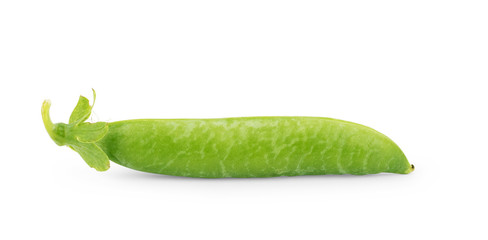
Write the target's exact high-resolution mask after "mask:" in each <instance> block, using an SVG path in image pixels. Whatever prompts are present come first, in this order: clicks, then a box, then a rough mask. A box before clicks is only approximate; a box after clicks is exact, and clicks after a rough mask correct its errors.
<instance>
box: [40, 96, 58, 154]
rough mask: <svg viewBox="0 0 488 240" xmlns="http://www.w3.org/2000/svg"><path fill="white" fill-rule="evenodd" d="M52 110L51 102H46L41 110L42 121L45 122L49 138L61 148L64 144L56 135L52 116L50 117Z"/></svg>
mask: <svg viewBox="0 0 488 240" xmlns="http://www.w3.org/2000/svg"><path fill="white" fill-rule="evenodd" d="M50 108H51V101H50V100H44V102H43V103H42V108H41V113H42V121H43V122H44V127H45V128H46V131H47V133H48V134H49V136H50V137H51V138H52V139H53V140H54V142H55V143H56V144H58V145H60V146H61V145H62V144H61V143H60V142H59V141H58V136H57V135H56V133H55V125H54V124H53V122H52V121H51V116H50V115H49V109H50Z"/></svg>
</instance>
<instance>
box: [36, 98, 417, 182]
mask: <svg viewBox="0 0 488 240" xmlns="http://www.w3.org/2000/svg"><path fill="white" fill-rule="evenodd" d="M93 94H94V99H95V91H93ZM50 106H51V104H50V102H49V101H45V102H44V103H43V106H42V117H43V121H44V125H45V127H46V129H47V132H48V133H49V135H50V136H51V138H52V139H53V140H54V142H55V143H56V144H58V145H60V146H63V145H67V146H69V147H70V148H71V149H73V150H75V151H76V152H78V153H79V154H80V155H81V157H82V158H83V159H84V160H85V162H86V163H87V164H88V165H89V166H90V167H93V168H95V169H96V170H98V171H105V170H107V169H108V168H109V163H110V162H109V159H110V160H111V161H112V162H115V163H117V164H120V165H122V166H126V167H129V168H132V169H135V170H139V171H144V172H151V173H159V174H166V175H174V176H186V177H202V178H223V177H240V178H245V177H276V176H297V175H324V174H353V175H364V174H375V173H381V172H388V173H400V174H407V173H410V172H411V171H413V170H414V166H413V165H410V163H409V162H408V160H407V158H406V157H405V155H404V154H403V152H402V151H401V150H400V148H399V147H398V146H397V145H396V144H395V143H394V142H393V141H392V140H390V139H389V138H388V137H386V136H385V135H383V134H381V133H379V132H377V131H375V130H373V129H371V128H369V127H366V126H363V125H360V124H356V123H352V122H347V121H342V120H337V119H332V118H322V117H242V118H220V119H139V120H127V121H117V122H111V123H106V122H97V123H87V122H84V121H86V120H87V119H88V117H89V116H90V114H91V110H92V108H93V105H91V106H90V104H89V101H88V99H86V98H85V97H82V96H81V97H80V99H79V101H78V104H77V105H76V107H75V110H74V111H73V113H72V114H71V117H70V119H69V124H64V123H56V124H53V123H52V122H51V119H50V117H49V108H50Z"/></svg>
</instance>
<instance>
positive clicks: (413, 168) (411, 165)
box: [406, 164, 415, 174]
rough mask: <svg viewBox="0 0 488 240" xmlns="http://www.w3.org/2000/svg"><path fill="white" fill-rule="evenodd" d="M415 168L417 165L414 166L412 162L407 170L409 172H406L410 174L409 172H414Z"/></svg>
mask: <svg viewBox="0 0 488 240" xmlns="http://www.w3.org/2000/svg"><path fill="white" fill-rule="evenodd" d="M414 170H415V166H414V165H413V164H410V168H409V169H408V170H407V172H406V173H407V174H408V173H411V172H413V171H414Z"/></svg>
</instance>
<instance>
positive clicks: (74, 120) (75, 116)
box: [69, 89, 97, 125]
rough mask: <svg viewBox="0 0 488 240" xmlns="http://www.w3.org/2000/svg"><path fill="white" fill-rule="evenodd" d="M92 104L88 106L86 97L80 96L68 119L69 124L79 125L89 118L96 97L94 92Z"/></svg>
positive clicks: (88, 102)
mask: <svg viewBox="0 0 488 240" xmlns="http://www.w3.org/2000/svg"><path fill="white" fill-rule="evenodd" d="M92 91H93V104H92V105H91V106H90V101H88V99H87V98H86V97H83V96H80V98H79V99H78V104H76V107H75V109H74V110H73V112H72V113H71V116H70V117H69V123H70V124H74V125H77V124H79V123H82V122H84V121H85V120H87V119H88V118H89V117H90V114H91V111H92V108H93V105H95V99H96V98H97V95H96V93H95V90H93V89H92Z"/></svg>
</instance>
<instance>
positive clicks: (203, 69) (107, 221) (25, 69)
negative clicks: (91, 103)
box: [0, 0, 488, 239]
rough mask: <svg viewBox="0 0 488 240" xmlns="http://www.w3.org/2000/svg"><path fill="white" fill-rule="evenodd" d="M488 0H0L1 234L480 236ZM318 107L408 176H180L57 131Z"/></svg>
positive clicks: (486, 211) (309, 112) (304, 112)
mask: <svg viewBox="0 0 488 240" xmlns="http://www.w3.org/2000/svg"><path fill="white" fill-rule="evenodd" d="M487 12H488V3H487V2H486V1H429V0H427V1H426V0H421V1H386V0H385V1H376V0H372V1H283V0H281V1H269V0H256V1H253V0H246V1H234V0H230V1H229V0H222V1H213V0H208V1H185V0H178V1H101V0H96V1H77V2H72V1H46V0H44V1H20V0H18V1H8V0H7V1H2V2H1V3H0V80H1V95H0V98H1V99H0V100H1V101H0V102H1V119H0V121H1V124H0V126H1V134H0V137H1V139H0V141H1V145H0V146H1V155H0V156H1V168H0V170H1V173H0V186H1V189H0V191H1V192H0V194H1V197H0V221H1V223H0V226H1V230H0V238H1V239H305V238H306V239H325V238H327V239H352V238H355V239H358V238H361V239H363V238H366V239H431V238H434V239H440V238H452V239H487V237H488V234H487V233H486V226H487V223H488V220H487V215H488V207H487V204H488V197H487V195H486V194H487V183H488V179H487V175H486V174H487V169H488V159H487V151H486V150H487V148H488V140H487V136H488V127H487V122H488V117H487V103H488V97H487V90H488V88H487V87H486V85H485V84H486V82H487V80H488V14H487ZM91 88H95V90H96V91H97V93H98V98H97V103H96V105H95V108H94V113H95V114H94V116H93V117H92V121H115V120H125V119H134V118H206V117H238V116H263V115H264V116H266V115H267V116H269V115H271V116H273V115H274V116H282V115H284V116H286V115H295V116H296V115H298V116H323V117H333V118H339V119H344V120H349V121H353V122H358V123H361V124H364V125H367V126H370V127H373V128H375V129H377V130H379V131H380V132H383V133H385V134H386V135H388V136H389V137H391V138H392V139H393V140H394V141H395V142H396V143H397V144H398V145H399V146H400V147H401V148H402V149H403V150H404V152H405V154H406V155H407V157H408V158H409V160H410V162H411V163H413V164H415V166H416V170H415V172H413V173H412V174H409V175H394V174H379V175H368V176H312V177H310V176H308V177H280V178H269V179H190V178H179V177H168V176H160V175H153V174H146V173H141V172H136V171H133V170H130V169H127V168H124V167H120V166H118V165H115V164H112V167H111V169H109V170H108V171H107V172H103V173H100V172H96V171H95V170H93V169H90V168H89V167H88V166H87V165H86V164H85V163H84V161H83V160H82V159H81V157H79V156H78V154H77V153H75V152H73V151H72V150H70V149H68V148H67V147H58V146H57V145H55V144H54V142H53V141H51V139H50V138H49V136H48V135H47V133H46V131H45V130H44V128H43V125H42V121H41V114H40V108H41V103H42V101H43V100H44V99H46V98H49V99H51V100H52V103H53V105H52V118H53V120H54V121H55V122H60V121H63V122H66V121H67V120H68V118H69V115H70V114H71V111H72V109H73V108H74V106H75V104H76V102H77V99H78V96H79V94H83V95H85V96H87V97H89V98H90V99H91Z"/></svg>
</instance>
